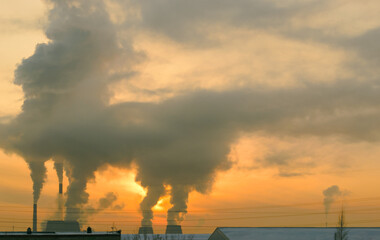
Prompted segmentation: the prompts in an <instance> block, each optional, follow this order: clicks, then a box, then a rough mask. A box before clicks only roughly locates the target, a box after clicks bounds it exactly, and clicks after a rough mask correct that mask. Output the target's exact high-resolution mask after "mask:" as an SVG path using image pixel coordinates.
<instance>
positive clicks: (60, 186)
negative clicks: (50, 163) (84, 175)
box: [59, 183, 62, 194]
mask: <svg viewBox="0 0 380 240" xmlns="http://www.w3.org/2000/svg"><path fill="white" fill-rule="evenodd" d="M59 194H62V183H59Z"/></svg>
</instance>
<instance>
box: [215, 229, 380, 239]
mask: <svg viewBox="0 0 380 240" xmlns="http://www.w3.org/2000/svg"><path fill="white" fill-rule="evenodd" d="M347 230H348V238H349V239H350V240H363V239H371V240H380V228H347ZM335 232H336V228H317V227H315V228H302V227H294V228H272V227H267V228H256V227H220V228H217V229H215V231H214V232H213V233H212V234H211V236H210V237H209V239H208V240H305V239H313V240H326V239H331V240H333V239H334V234H335Z"/></svg>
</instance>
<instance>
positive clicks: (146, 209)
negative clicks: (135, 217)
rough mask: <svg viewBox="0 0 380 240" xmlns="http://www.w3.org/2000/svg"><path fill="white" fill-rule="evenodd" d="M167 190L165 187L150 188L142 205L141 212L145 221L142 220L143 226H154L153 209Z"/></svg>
mask: <svg viewBox="0 0 380 240" xmlns="http://www.w3.org/2000/svg"><path fill="white" fill-rule="evenodd" d="M164 192H165V188H164V187H163V186H149V187H148V191H147V194H146V196H145V198H144V199H143V201H142V202H141V203H140V210H141V212H142V216H143V219H142V220H141V226H152V219H153V211H152V208H153V207H154V205H156V203H157V202H158V200H159V199H160V197H161V196H162V195H163V194H164Z"/></svg>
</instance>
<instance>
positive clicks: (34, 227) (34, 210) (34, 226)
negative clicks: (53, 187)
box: [33, 203, 37, 232]
mask: <svg viewBox="0 0 380 240" xmlns="http://www.w3.org/2000/svg"><path fill="white" fill-rule="evenodd" d="M33 232H37V203H35V204H33Z"/></svg>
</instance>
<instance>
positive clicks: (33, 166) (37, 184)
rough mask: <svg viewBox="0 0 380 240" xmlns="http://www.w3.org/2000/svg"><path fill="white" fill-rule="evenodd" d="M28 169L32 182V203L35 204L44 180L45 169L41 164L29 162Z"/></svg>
mask: <svg viewBox="0 0 380 240" xmlns="http://www.w3.org/2000/svg"><path fill="white" fill-rule="evenodd" d="M29 169H30V176H31V178H32V181H33V203H34V204H37V202H38V199H40V195H41V189H42V185H43V184H44V182H45V178H46V167H45V164H44V163H43V162H29Z"/></svg>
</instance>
